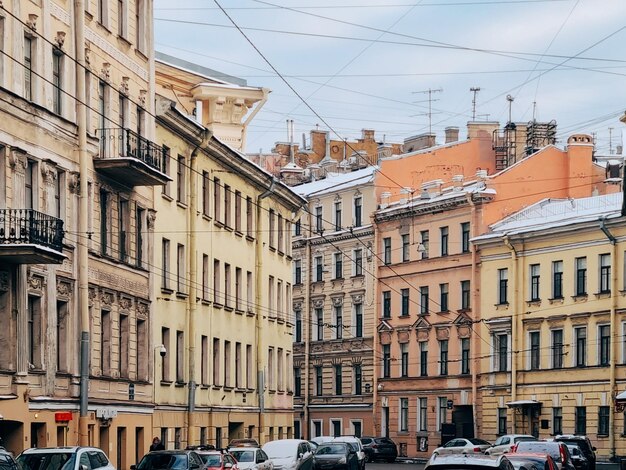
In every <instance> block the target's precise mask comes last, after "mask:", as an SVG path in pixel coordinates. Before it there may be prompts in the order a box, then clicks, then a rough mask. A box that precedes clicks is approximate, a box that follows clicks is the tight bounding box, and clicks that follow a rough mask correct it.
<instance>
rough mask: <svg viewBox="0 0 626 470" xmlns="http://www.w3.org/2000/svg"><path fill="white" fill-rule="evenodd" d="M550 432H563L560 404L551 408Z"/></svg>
mask: <svg viewBox="0 0 626 470" xmlns="http://www.w3.org/2000/svg"><path fill="white" fill-rule="evenodd" d="M552 434H554V435H555V436H556V435H558V434H563V408H561V407H560V406H555V407H554V408H552Z"/></svg>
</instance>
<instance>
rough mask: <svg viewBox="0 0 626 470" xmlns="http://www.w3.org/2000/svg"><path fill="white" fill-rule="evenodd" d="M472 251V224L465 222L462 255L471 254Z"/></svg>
mask: <svg viewBox="0 0 626 470" xmlns="http://www.w3.org/2000/svg"><path fill="white" fill-rule="evenodd" d="M469 251H470V224H469V222H463V223H462V224H461V253H469Z"/></svg>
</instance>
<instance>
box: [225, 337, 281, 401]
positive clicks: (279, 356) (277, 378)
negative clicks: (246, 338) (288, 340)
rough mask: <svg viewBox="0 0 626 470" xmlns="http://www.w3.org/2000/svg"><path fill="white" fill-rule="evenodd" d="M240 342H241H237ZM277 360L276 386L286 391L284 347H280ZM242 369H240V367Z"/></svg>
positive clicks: (236, 371)
mask: <svg viewBox="0 0 626 470" xmlns="http://www.w3.org/2000/svg"><path fill="white" fill-rule="evenodd" d="M237 344H239V343H237ZM287 357H289V354H287ZM276 360H277V362H278V364H277V369H278V370H277V373H276V388H277V389H278V390H279V391H284V390H285V385H284V384H283V366H284V363H285V359H284V352H283V349H282V348H278V354H277V357H276ZM236 365H237V362H236V361H235V366H236ZM239 370H240V369H239ZM238 372H239V371H238V370H237V369H235V373H238Z"/></svg>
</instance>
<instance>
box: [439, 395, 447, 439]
mask: <svg viewBox="0 0 626 470" xmlns="http://www.w3.org/2000/svg"><path fill="white" fill-rule="evenodd" d="M437 404H438V406H439V410H438V411H439V412H438V413H437V430H439V431H441V428H442V424H444V423H446V422H447V421H446V419H447V418H446V415H447V411H448V398H447V397H439V398H438V399H437Z"/></svg>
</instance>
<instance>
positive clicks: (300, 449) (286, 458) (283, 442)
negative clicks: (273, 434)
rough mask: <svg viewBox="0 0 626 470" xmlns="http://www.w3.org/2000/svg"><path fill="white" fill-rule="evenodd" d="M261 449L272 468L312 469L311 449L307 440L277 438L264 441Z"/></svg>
mask: <svg viewBox="0 0 626 470" xmlns="http://www.w3.org/2000/svg"><path fill="white" fill-rule="evenodd" d="M263 451H264V452H265V453H266V454H267V456H268V457H269V458H270V459H271V461H272V463H273V464H274V470H313V450H312V448H311V443H310V442H309V441H303V440H301V439H279V440H277V441H270V442H267V443H265V445H264V446H263Z"/></svg>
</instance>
